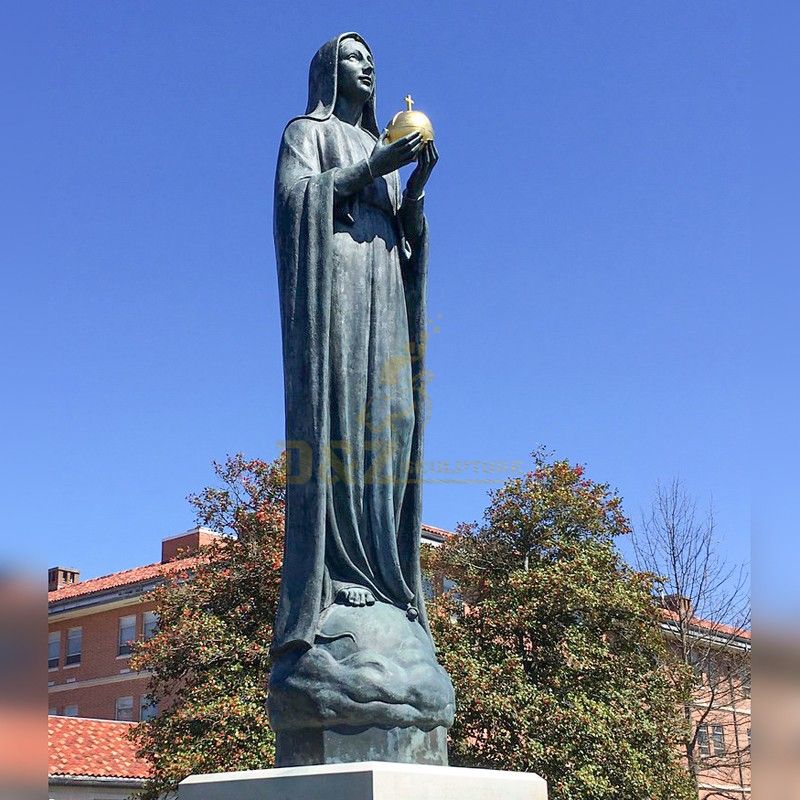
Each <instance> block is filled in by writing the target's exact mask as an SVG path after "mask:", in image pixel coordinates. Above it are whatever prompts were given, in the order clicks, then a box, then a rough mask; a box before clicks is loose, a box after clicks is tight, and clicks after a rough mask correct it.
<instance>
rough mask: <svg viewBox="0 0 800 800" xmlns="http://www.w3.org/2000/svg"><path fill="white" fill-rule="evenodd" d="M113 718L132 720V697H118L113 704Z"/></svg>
mask: <svg viewBox="0 0 800 800" xmlns="http://www.w3.org/2000/svg"><path fill="white" fill-rule="evenodd" d="M114 719H118V720H123V721H126V722H132V721H133V697H131V696H130V695H129V696H128V697H118V698H117V702H116V703H115V705H114Z"/></svg>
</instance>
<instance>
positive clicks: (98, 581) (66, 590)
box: [47, 556, 197, 603]
mask: <svg viewBox="0 0 800 800" xmlns="http://www.w3.org/2000/svg"><path fill="white" fill-rule="evenodd" d="M196 563H197V557H196V556H192V557H190V558H179V559H176V560H175V561H168V562H167V563H166V564H162V563H161V562H160V561H159V562H158V563H156V564H147V565H145V566H143V567H134V568H133V569H125V570H122V572H112V573H111V574H110V575H102V576H100V577H99V578H90V579H89V580H86V581H78V583H71V584H69V586H64V587H62V588H61V589H56V590H54V591H52V592H48V593H47V602H48V603H54V602H57V601H59V600H69V599H72V598H73V597H83V596H84V595H88V594H94V593H95V592H104V591H108V590H109V589H117V588H119V587H121V586H130V585H132V584H135V583H143V582H144V581H148V580H152V579H154V578H159V577H162V576H167V575H170V574H172V573H174V572H179V571H180V570H182V569H188V568H190V567H193V566H194V565H195V564H196Z"/></svg>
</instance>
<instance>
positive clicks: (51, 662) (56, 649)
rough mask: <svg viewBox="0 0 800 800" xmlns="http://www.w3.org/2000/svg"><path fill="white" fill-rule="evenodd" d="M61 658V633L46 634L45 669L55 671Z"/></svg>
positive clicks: (51, 632)
mask: <svg viewBox="0 0 800 800" xmlns="http://www.w3.org/2000/svg"><path fill="white" fill-rule="evenodd" d="M60 656H61V631H50V633H48V634H47V669H55V668H56V667H57V666H58V659H59V657H60Z"/></svg>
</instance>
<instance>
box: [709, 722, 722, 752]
mask: <svg viewBox="0 0 800 800" xmlns="http://www.w3.org/2000/svg"><path fill="white" fill-rule="evenodd" d="M711 745H712V750H713V751H714V755H715V756H721V755H722V754H723V753H724V752H725V729H724V728H723V727H722V725H712V726H711Z"/></svg>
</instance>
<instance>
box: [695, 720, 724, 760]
mask: <svg viewBox="0 0 800 800" xmlns="http://www.w3.org/2000/svg"><path fill="white" fill-rule="evenodd" d="M709 728H710V733H711V735H710V736H709ZM697 746H698V748H699V750H700V755H702V756H721V755H722V754H723V753H724V752H725V729H724V728H723V727H722V725H710V726H709V725H701V726H700V727H699V728H698V729H697Z"/></svg>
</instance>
